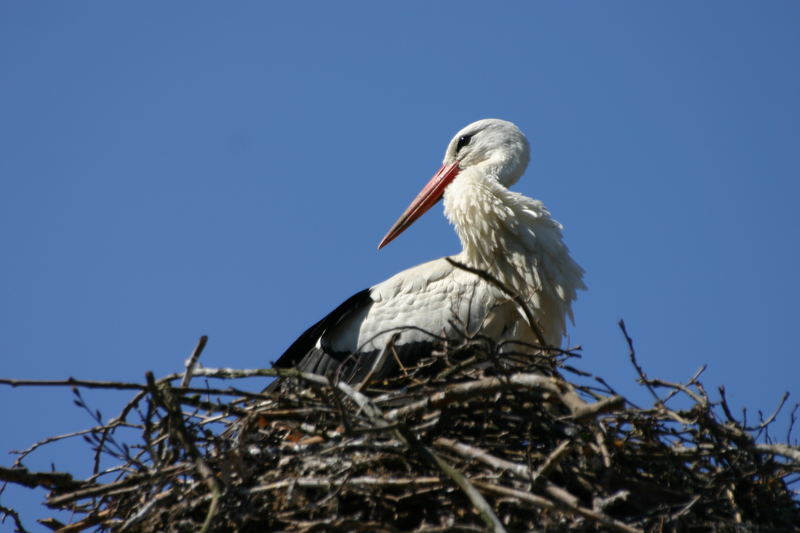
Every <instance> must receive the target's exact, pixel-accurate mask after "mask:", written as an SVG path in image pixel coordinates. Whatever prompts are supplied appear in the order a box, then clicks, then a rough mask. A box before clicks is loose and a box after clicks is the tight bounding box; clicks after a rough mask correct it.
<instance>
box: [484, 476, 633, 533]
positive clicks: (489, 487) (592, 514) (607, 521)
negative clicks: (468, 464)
mask: <svg viewBox="0 0 800 533" xmlns="http://www.w3.org/2000/svg"><path fill="white" fill-rule="evenodd" d="M475 485H476V486H477V487H479V488H481V489H483V490H485V491H487V492H494V493H495V494H501V495H503V496H511V497H512V498H517V499H520V500H522V501H526V502H529V503H532V504H534V505H538V506H540V507H544V508H547V509H552V508H554V507H556V506H557V507H560V508H562V509H567V510H569V511H572V512H573V513H575V514H578V515H581V516H583V517H584V518H588V519H589V520H592V521H594V522H597V523H599V524H602V525H604V526H606V527H607V528H609V529H611V530H613V531H620V532H623V533H643V531H642V530H641V529H637V528H635V527H631V526H629V525H627V524H624V523H622V522H620V521H618V520H614V519H613V518H611V517H609V516H606V515H605V514H603V513H599V512H596V511H592V510H591V509H587V508H585V507H581V506H579V505H574V504H572V503H570V502H569V500H561V499H556V501H555V502H553V501H551V500H548V499H547V498H542V497H541V496H537V495H535V494H531V493H529V492H522V491H521V490H516V489H511V488H508V487H502V486H498V485H493V484H491V483H486V482H483V481H475Z"/></svg>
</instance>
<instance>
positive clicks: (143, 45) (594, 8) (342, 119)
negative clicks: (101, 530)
mask: <svg viewBox="0 0 800 533" xmlns="http://www.w3.org/2000/svg"><path fill="white" fill-rule="evenodd" d="M799 29H800V3H797V2H792V1H770V2H738V1H730V0H726V1H711V0H709V1H705V2H691V1H673V2H634V1H613V2H502V3H501V2H498V3H493V4H488V3H486V2H469V1H459V2H445V1H442V2H403V3H401V4H397V3H394V4H391V5H389V4H387V3H379V2H316V3H311V2H291V3H289V2H285V3H278V2H239V3H236V4H231V3H225V4H223V3H211V2H191V3H189V2H172V3H167V4H165V3H158V4H156V3H149V4H148V3H141V2H138V3H122V2H80V3H78V2H60V3H57V2H51V3H47V2H41V3H34V2H3V3H2V4H0V69H1V70H0V72H2V83H0V147H2V148H1V150H2V157H0V243H2V247H3V251H4V253H3V255H2V259H0V361H2V366H0V375H2V376H3V377H18V378H42V379H45V378H48V379H58V378H65V377H67V376H76V377H82V378H87V379H117V380H143V379H144V378H143V376H144V373H145V371H147V370H152V371H154V372H155V373H156V375H159V374H166V373H168V372H171V371H176V370H178V369H180V368H181V366H182V362H183V360H184V358H185V357H186V356H187V355H188V353H189V352H190V351H191V349H192V347H193V346H194V344H195V342H196V340H197V338H198V337H199V336H200V335H201V334H207V335H209V337H210V341H209V344H208V347H207V348H206V351H205V353H204V355H203V358H202V362H203V363H204V364H205V365H207V366H233V367H242V368H249V367H263V366H267V365H268V364H269V362H270V361H272V360H274V359H276V358H277V357H278V356H279V355H280V354H281V353H282V351H283V349H285V348H286V347H287V346H288V345H289V344H290V343H291V341H292V340H294V338H295V337H296V336H297V335H298V334H299V333H300V332H301V331H302V330H303V329H305V328H306V327H307V326H308V325H310V324H311V323H313V322H314V321H316V320H317V319H318V318H320V317H321V316H322V315H323V314H325V313H326V312H327V311H329V310H330V309H332V308H333V307H335V306H336V305H337V304H338V303H339V302H341V301H342V300H343V299H345V298H346V297H348V296H349V295H350V294H352V293H353V292H355V291H357V290H360V289H362V288H364V287H366V286H369V285H371V284H374V283H377V282H379V281H381V280H383V279H385V278H386V277H388V276H390V275H391V274H393V273H395V272H397V271H399V270H402V269H404V268H406V267H409V266H412V265H415V264H417V263H420V262H423V261H426V260H429V259H432V258H435V257H440V256H443V255H447V254H452V253H455V252H457V251H458V241H457V238H456V237H455V234H454V233H453V231H452V228H450V227H449V226H448V224H447V222H446V220H445V219H444V217H443V216H442V214H441V207H435V208H434V209H432V210H431V211H430V213H428V214H426V215H425V216H424V217H423V218H422V219H421V220H419V221H418V222H417V223H416V224H415V225H414V226H413V227H412V228H411V229H410V230H409V231H407V232H406V233H404V234H403V235H402V236H401V237H400V238H398V239H397V240H396V241H394V242H392V243H391V245H389V246H388V247H387V248H385V249H384V250H381V251H380V252H377V251H376V246H377V243H378V241H379V240H380V238H381V237H382V236H383V235H384V233H385V232H386V230H387V229H388V228H389V226H390V225H391V224H392V223H393V222H394V221H395V219H396V218H397V216H399V214H400V213H401V212H402V211H403V209H404V208H405V207H406V205H407V204H408V202H409V201H410V200H411V199H412V198H413V197H414V195H415V194H416V193H417V192H418V190H419V189H420V187H421V186H422V185H423V184H424V183H425V182H426V181H427V179H428V178H429V177H430V176H431V174H432V173H433V172H434V171H435V170H436V168H438V165H439V163H440V161H441V158H442V155H443V152H444V148H445V146H446V144H447V142H448V141H449V139H450V137H451V136H452V135H453V134H454V133H455V132H456V131H458V130H459V129H460V128H461V127H462V126H464V125H466V124H468V123H469V122H472V121H474V120H476V119H479V118H485V117H499V118H504V119H507V120H511V121H513V122H515V123H517V124H518V125H519V126H520V127H521V128H522V129H523V131H525V132H526V134H527V135H528V137H529V139H530V141H531V145H532V150H533V159H532V162H531V165H530V167H529V170H528V172H527V174H526V175H525V176H524V177H523V179H522V180H521V181H520V182H519V183H518V184H517V185H516V186H515V189H516V190H519V191H521V192H523V193H525V194H527V195H529V196H533V197H536V198H539V199H541V200H543V201H544V202H545V203H546V204H547V205H548V207H549V208H550V210H551V211H552V212H553V214H554V216H555V218H557V219H558V220H559V221H561V222H562V223H563V224H564V226H565V228H566V229H565V235H566V240H567V242H568V244H569V246H570V248H571V250H572V252H573V254H574V256H575V257H576V258H577V260H578V261H579V262H580V263H581V264H582V265H583V266H584V268H585V269H586V271H587V283H588V285H589V291H587V292H585V293H582V294H581V295H580V298H579V301H578V303H577V306H576V309H575V315H576V324H575V326H574V327H573V328H572V333H571V340H572V343H573V344H580V345H582V346H583V348H584V358H583V360H582V361H580V362H579V363H578V365H579V366H581V367H582V368H586V369H588V370H591V371H593V372H596V373H598V374H599V375H602V376H603V377H604V378H605V379H606V380H607V381H609V382H610V383H612V384H613V385H614V386H615V387H617V388H618V389H619V390H620V391H621V392H623V393H625V394H627V395H629V396H630V397H631V398H632V399H634V400H641V401H646V399H647V397H646V396H645V395H644V394H643V393H642V392H641V391H640V390H639V389H638V388H636V386H635V385H634V384H633V379H634V377H635V376H634V374H633V371H632V369H631V367H630V364H629V363H628V360H627V351H626V347H625V345H624V342H623V338H622V336H621V334H620V333H619V331H618V329H617V326H616V322H617V321H618V320H619V319H620V318H624V319H625V320H626V322H627V324H628V327H629V330H630V333H631V335H632V336H633V337H634V339H635V342H636V346H637V349H638V353H639V358H640V362H641V364H642V365H643V366H644V367H645V369H646V370H647V371H648V372H649V373H650V374H652V375H654V376H658V377H661V378H664V379H670V380H681V379H686V378H688V377H689V376H690V375H691V374H692V373H693V372H694V371H695V370H696V369H697V368H698V367H699V366H700V365H701V364H704V363H707V364H708V365H709V369H708V371H707V373H706V375H705V383H706V385H707V387H708V389H709V390H710V391H712V392H713V391H715V390H716V387H717V386H719V385H721V384H724V385H725V386H726V388H727V391H728V396H729V399H730V400H731V402H732V404H733V406H734V407H735V408H736V409H741V408H742V407H747V408H748V409H749V410H751V411H752V412H753V413H755V411H756V410H758V409H761V410H764V411H770V410H771V409H772V408H773V406H774V405H775V403H776V402H777V400H778V399H779V397H780V395H781V394H782V393H783V392H784V391H790V392H792V393H793V399H794V401H797V400H798V396H799V395H800V386H798V382H800V379H798V376H799V375H800V357H798V348H797V340H796V338H795V337H794V333H796V331H797V327H798V322H800V311H798V308H797V302H798V300H800V286H798V283H797V273H798V271H800V223H798V215H797V210H796V207H795V206H796V204H797V199H798V196H800V185H799V183H800V163H799V162H798V153H800V151H799V150H798V148H799V147H800V104H799V103H798V99H799V97H798V95H800V69H798V67H797V66H798V64H800V61H799V60H798V59H799V58H798V55H799V54H798V51H800V31H798V30H799ZM85 396H86V397H87V399H88V400H89V402H90V403H92V405H94V406H96V407H99V408H101V410H102V411H103V414H104V416H105V417H106V418H110V417H112V416H114V415H116V414H117V412H116V411H117V409H118V407H119V405H121V403H122V402H123V401H124V400H125V399H127V397H128V395H126V394H121V395H104V394H100V393H92V392H87V393H86V395H85ZM790 401H791V400H790ZM0 416H1V417H2V421H3V426H4V427H3V429H2V430H0V451H2V452H3V453H2V455H0V457H4V459H2V462H0V464H3V465H8V464H10V463H11V462H12V461H13V456H11V455H5V452H6V451H8V450H10V449H19V448H24V447H26V446H28V445H29V444H31V443H32V442H34V441H36V440H38V439H41V438H43V437H45V436H49V435H53V434H58V433H63V432H69V431H74V430H77V429H81V428H83V427H86V426H88V425H90V424H91V421H90V420H89V418H88V417H87V416H86V415H85V414H84V413H82V412H81V411H79V410H78V409H77V408H76V407H74V406H73V405H72V403H71V395H70V393H69V391H68V390H66V389H64V390H35V391H34V390H30V389H18V390H12V389H8V388H0ZM783 427H785V424H784V426H783ZM51 461H54V462H55V463H56V466H57V467H58V468H61V469H69V470H72V471H77V472H79V473H87V472H88V471H89V468H90V466H91V465H90V463H91V456H90V453H89V452H88V451H87V448H86V447H85V446H84V445H83V444H82V443H80V442H76V443H74V444H68V445H65V446H61V447H54V448H53V449H52V450H50V451H42V452H39V453H38V455H37V454H34V455H33V456H32V457H31V458H30V460H29V461H28V462H27V464H28V466H30V467H31V468H49V464H50V462H51ZM42 495H43V493H41V492H36V491H28V490H23V489H10V490H7V491H6V492H5V493H4V494H2V495H1V496H0V505H6V506H12V507H17V508H19V509H20V510H22V511H23V512H24V513H27V514H26V515H25V518H27V522H26V523H27V525H28V526H29V527H31V529H32V530H36V528H35V527H33V525H32V519H33V518H34V517H38V516H49V515H52V512H50V511H48V510H46V509H41V508H40V507H39V503H38V502H39V501H41V497H42ZM4 528H5V529H4ZM6 530H9V531H10V530H11V528H10V526H9V524H8V523H6V524H0V531H6Z"/></svg>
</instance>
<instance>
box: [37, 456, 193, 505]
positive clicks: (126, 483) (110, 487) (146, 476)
mask: <svg viewBox="0 0 800 533" xmlns="http://www.w3.org/2000/svg"><path fill="white" fill-rule="evenodd" d="M190 468H191V465H190V464H189V463H178V464H177V465H173V466H169V467H165V468H163V469H160V470H159V471H158V472H149V473H141V474H139V473H137V474H131V475H130V476H128V477H126V478H123V479H120V480H119V481H115V482H113V483H108V484H105V485H95V484H91V485H89V486H88V487H86V486H85V487H84V488H80V489H78V490H74V491H72V492H68V493H65V494H60V495H58V496H51V497H49V498H48V499H47V506H48V507H53V508H55V507H61V506H64V505H67V504H70V503H73V502H76V501H78V500H83V499H85V498H94V497H96V496H107V495H109V494H112V493H116V492H125V491H126V490H139V488H140V487H139V485H140V483H142V482H144V481H148V480H155V479H158V478H160V477H165V476H169V475H173V474H181V473H183V472H184V471H188V470H189V469H190Z"/></svg>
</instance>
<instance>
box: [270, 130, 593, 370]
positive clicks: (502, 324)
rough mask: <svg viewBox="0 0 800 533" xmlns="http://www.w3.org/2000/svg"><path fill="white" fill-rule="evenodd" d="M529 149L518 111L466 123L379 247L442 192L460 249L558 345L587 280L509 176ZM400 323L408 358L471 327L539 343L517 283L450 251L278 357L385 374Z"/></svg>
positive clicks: (283, 361) (369, 294)
mask: <svg viewBox="0 0 800 533" xmlns="http://www.w3.org/2000/svg"><path fill="white" fill-rule="evenodd" d="M529 153H530V152H529V147H528V142H527V140H526V139H525V136H524V135H523V134H522V132H520V130H519V129H518V128H517V127H516V126H515V125H514V124H512V123H510V122H506V121H504V120H498V119H485V120H479V121H477V122H474V123H472V124H470V125H469V126H467V127H465V128H464V129H462V130H461V131H459V132H458V133H457V134H456V135H455V137H453V139H452V140H451V141H450V144H449V145H448V147H447V150H446V151H445V156H444V161H443V164H442V168H441V169H440V170H439V171H438V172H437V173H436V174H435V175H434V177H433V178H432V179H431V181H430V182H429V183H428V185H426V187H425V188H424V189H423V190H422V192H421V193H420V194H419V195H418V196H417V198H416V199H415V200H414V201H413V202H412V204H411V205H410V206H409V208H408V209H407V210H406V212H405V213H404V214H403V215H402V216H401V217H400V219H399V220H398V221H397V222H396V223H395V225H394V226H393V227H392V229H391V230H389V233H388V234H387V235H386V237H384V239H383V241H382V242H381V244H380V245H379V248H381V247H383V246H385V245H386V244H388V242H390V241H391V240H392V239H394V238H395V237H396V236H397V235H399V234H400V233H401V232H402V231H403V230H404V229H406V228H407V227H408V226H410V225H411V224H412V223H413V222H414V220H416V219H417V218H418V217H419V216H421V215H422V214H423V213H424V212H425V211H427V210H428V209H429V208H430V207H431V206H432V205H434V204H435V203H436V202H437V201H438V200H439V199H440V198H441V197H442V196H444V213H445V216H446V217H447V218H448V220H450V222H451V223H452V224H453V225H454V226H455V229H456V233H457V234H458V236H459V239H460V240H461V244H462V247H463V249H462V251H461V253H459V254H457V255H455V256H453V257H452V259H454V260H455V261H457V262H459V263H463V264H465V265H467V266H469V267H472V268H477V269H480V270H483V271H485V272H487V273H489V274H490V275H491V276H493V277H495V278H496V279H498V280H499V281H501V282H502V283H503V284H504V285H505V286H506V287H508V288H510V289H511V290H512V291H513V292H515V293H516V294H517V295H519V296H520V297H521V298H522V299H523V300H524V301H525V302H526V303H527V306H528V307H529V309H530V310H531V311H532V313H533V316H534V319H535V321H536V322H537V324H538V328H539V329H540V331H541V332H542V334H543V336H544V340H545V341H546V342H547V344H548V345H550V346H559V345H560V344H561V342H562V339H563V337H564V335H565V333H566V325H567V324H566V320H567V317H569V318H572V309H571V306H572V302H573V301H574V300H575V297H576V292H577V291H578V290H580V289H585V286H584V284H583V281H582V277H583V270H582V269H581V268H580V267H579V266H578V265H577V263H575V261H574V260H573V259H572V258H571V257H570V255H569V250H568V249H567V247H566V245H565V244H564V242H563V240H562V234H561V225H560V224H559V223H558V222H556V221H555V220H554V219H553V218H551V216H550V213H549V212H548V211H547V209H546V208H545V207H544V205H543V204H542V203H541V202H540V201H538V200H534V199H532V198H528V197H526V196H524V195H522V194H519V193H516V192H512V191H510V190H508V188H507V187H509V186H511V185H513V184H514V183H515V182H516V181H517V180H518V179H519V177H520V176H521V175H522V173H523V172H524V171H525V168H526V167H527V164H528V160H529ZM398 333H399V337H397V338H396V339H395V343H394V346H395V349H396V350H397V352H398V354H399V356H400V358H401V359H402V360H403V363H404V364H412V363H413V361H414V360H415V359H416V358H418V357H419V356H420V355H421V354H423V353H425V352H426V351H429V350H430V348H431V346H432V343H433V344H435V343H437V342H441V341H442V340H443V339H445V338H446V339H451V340H454V341H456V342H457V341H458V340H461V339H463V337H464V336H465V335H467V336H469V335H475V334H481V335H485V336H488V337H490V338H493V339H495V340H497V341H521V342H523V343H530V344H538V343H537V336H536V335H535V334H534V331H533V328H532V327H531V325H530V324H528V322H527V320H526V318H525V314H524V313H523V312H522V310H521V309H519V308H518V305H517V304H515V303H514V302H513V301H512V300H511V298H510V297H509V295H508V294H505V293H504V292H503V291H502V290H500V289H499V288H498V287H497V286H496V285H495V284H492V283H490V282H488V281H485V280H484V279H482V278H481V277H479V276H478V275H476V274H474V273H472V272H468V271H465V270H463V269H460V268H457V267H455V266H453V265H452V264H451V263H450V262H448V261H447V260H446V259H445V258H442V259H437V260H434V261H430V262H428V263H424V264H422V265H418V266H416V267H413V268H410V269H408V270H404V271H402V272H400V273H398V274H395V275H394V276H392V277H391V278H389V279H388V280H386V281H384V282H382V283H379V284H377V285H375V286H374V287H372V288H371V289H367V290H365V291H362V292H360V293H358V294H356V295H354V296H353V297H351V298H350V299H349V300H347V301H346V302H345V303H343V304H342V305H340V306H339V307H338V308H337V309H335V310H334V311H333V312H332V313H330V314H329V315H328V316H326V317H325V318H323V319H322V320H320V321H319V322H318V323H317V324H315V325H314V326H312V327H311V328H309V329H308V331H306V332H305V333H304V334H303V335H301V336H300V338H298V339H297V341H295V343H294V344H292V346H290V347H289V349H288V350H287V351H286V352H285V353H284V354H283V356H281V358H280V359H279V360H278V361H277V362H276V366H278V367H289V366H298V367H299V368H300V369H301V370H306V371H311V372H316V373H321V374H326V375H329V376H331V377H337V378H338V379H344V380H347V381H350V382H357V381H360V380H362V379H363V378H364V377H365V376H367V375H371V376H372V377H376V378H379V377H384V376H386V375H389V374H391V373H393V372H396V371H397V363H396V361H395V359H394V357H381V358H378V355H379V354H380V353H381V351H382V350H383V349H384V347H385V346H386V343H387V342H388V341H389V340H390V339H391V338H392V336H393V335H395V334H398ZM517 349H519V347H517ZM376 360H379V361H380V364H379V365H378V366H377V367H376V366H374V363H375V361H376Z"/></svg>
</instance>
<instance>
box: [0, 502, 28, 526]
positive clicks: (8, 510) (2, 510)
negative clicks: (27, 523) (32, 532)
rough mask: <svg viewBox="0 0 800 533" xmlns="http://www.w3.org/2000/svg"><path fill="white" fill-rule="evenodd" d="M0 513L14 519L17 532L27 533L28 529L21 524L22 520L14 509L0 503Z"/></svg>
mask: <svg viewBox="0 0 800 533" xmlns="http://www.w3.org/2000/svg"><path fill="white" fill-rule="evenodd" d="M0 513H3V514H4V515H6V516H10V517H11V519H12V520H13V521H14V525H15V526H16V528H17V529H16V531H17V533H29V532H28V530H27V529H25V528H24V527H23V526H22V520H20V518H19V514H18V513H17V512H16V511H15V510H14V509H11V508H9V507H5V506H3V505H0Z"/></svg>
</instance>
